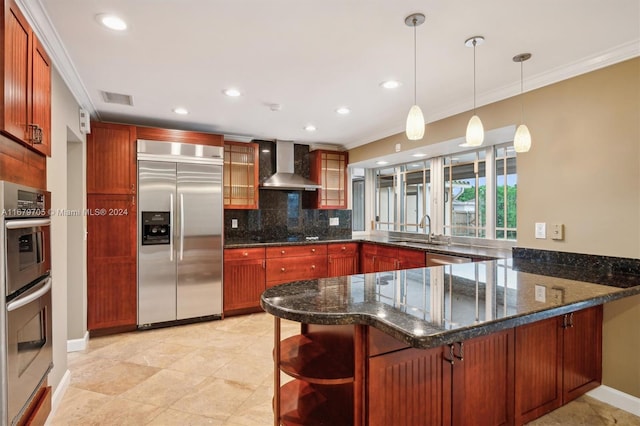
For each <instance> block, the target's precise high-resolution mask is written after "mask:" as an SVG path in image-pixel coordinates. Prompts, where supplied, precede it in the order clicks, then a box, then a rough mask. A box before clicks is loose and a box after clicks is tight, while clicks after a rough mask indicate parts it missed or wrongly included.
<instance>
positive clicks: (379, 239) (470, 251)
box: [224, 236, 511, 260]
mask: <svg viewBox="0 0 640 426" xmlns="http://www.w3.org/2000/svg"><path fill="white" fill-rule="evenodd" d="M399 240H400V241H399ZM329 243H375V244H382V245H388V246H393V247H404V248H411V249H415V250H424V251H425V252H431V253H440V254H449V255H458V256H466V257H472V258H474V259H486V260H490V259H504V258H509V257H511V249H498V248H491V247H479V246H470V245H462V244H450V245H444V244H428V243H426V242H420V241H411V240H402V239H400V238H397V237H384V236H369V237H359V238H326V239H316V240H305V239H304V238H300V239H297V238H290V239H287V240H280V241H272V240H269V241H246V240H245V241H233V240H231V241H225V244H224V248H225V249H235V248H252V247H281V246H290V245H306V244H329Z"/></svg>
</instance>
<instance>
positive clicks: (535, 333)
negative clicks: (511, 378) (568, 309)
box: [515, 306, 602, 424]
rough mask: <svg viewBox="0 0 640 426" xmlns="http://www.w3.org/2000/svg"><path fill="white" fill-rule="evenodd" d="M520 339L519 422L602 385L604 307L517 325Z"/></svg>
mask: <svg viewBox="0 0 640 426" xmlns="http://www.w3.org/2000/svg"><path fill="white" fill-rule="evenodd" d="M515 336H516V359H518V363H517V365H516V382H515V386H516V391H515V395H516V399H515V414H516V424H524V423H526V422H529V421H530V420H533V419H535V418H537V417H540V416H542V415H544V414H546V413H548V412H550V411H552V410H554V409H556V408H558V407H560V406H562V405H564V404H566V403H567V402H569V401H571V400H573V399H575V398H577V397H578V396H580V395H582V394H584V393H585V392H588V391H589V390H591V389H593V388H595V387H597V386H598V385H600V382H601V380H602V306H596V307H592V308H588V309H583V310H580V311H577V312H573V313H570V314H566V315H562V316H560V317H554V318H549V319H547V320H542V321H538V322H535V323H532V324H527V325H523V326H520V327H517V328H516V329H515Z"/></svg>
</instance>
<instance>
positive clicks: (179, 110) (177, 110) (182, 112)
mask: <svg viewBox="0 0 640 426" xmlns="http://www.w3.org/2000/svg"><path fill="white" fill-rule="evenodd" d="M173 112H175V113H176V114H180V115H187V114H189V111H188V110H187V109H186V108H182V107H178V108H174V109H173Z"/></svg>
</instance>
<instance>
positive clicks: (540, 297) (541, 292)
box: [535, 284, 547, 303]
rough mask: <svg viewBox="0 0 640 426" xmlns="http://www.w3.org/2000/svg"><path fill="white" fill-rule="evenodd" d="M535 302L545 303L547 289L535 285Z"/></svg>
mask: <svg viewBox="0 0 640 426" xmlns="http://www.w3.org/2000/svg"><path fill="white" fill-rule="evenodd" d="M535 288H536V302H543V303H544V302H546V301H547V288H546V287H545V286H543V285H537V284H536V287H535Z"/></svg>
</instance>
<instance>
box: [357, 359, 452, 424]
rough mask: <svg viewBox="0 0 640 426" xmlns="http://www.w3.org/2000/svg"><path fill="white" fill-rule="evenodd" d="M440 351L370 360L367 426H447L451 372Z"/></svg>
mask: <svg viewBox="0 0 640 426" xmlns="http://www.w3.org/2000/svg"><path fill="white" fill-rule="evenodd" d="M442 356H443V347H438V348H434V349H426V350H425V349H404V350H401V351H396V352H390V353H388V354H384V355H380V356H376V357H372V358H369V361H368V382H367V387H368V392H367V395H368V400H367V404H366V406H367V418H368V422H367V424H368V425H369V426H378V425H379V426H388V425H416V426H418V425H425V426H426V425H447V424H451V421H450V415H447V414H448V413H445V410H443V407H444V406H445V399H448V398H449V396H448V395H446V390H447V389H449V388H450V382H451V372H450V367H449V366H448V364H445V363H443V361H442Z"/></svg>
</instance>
